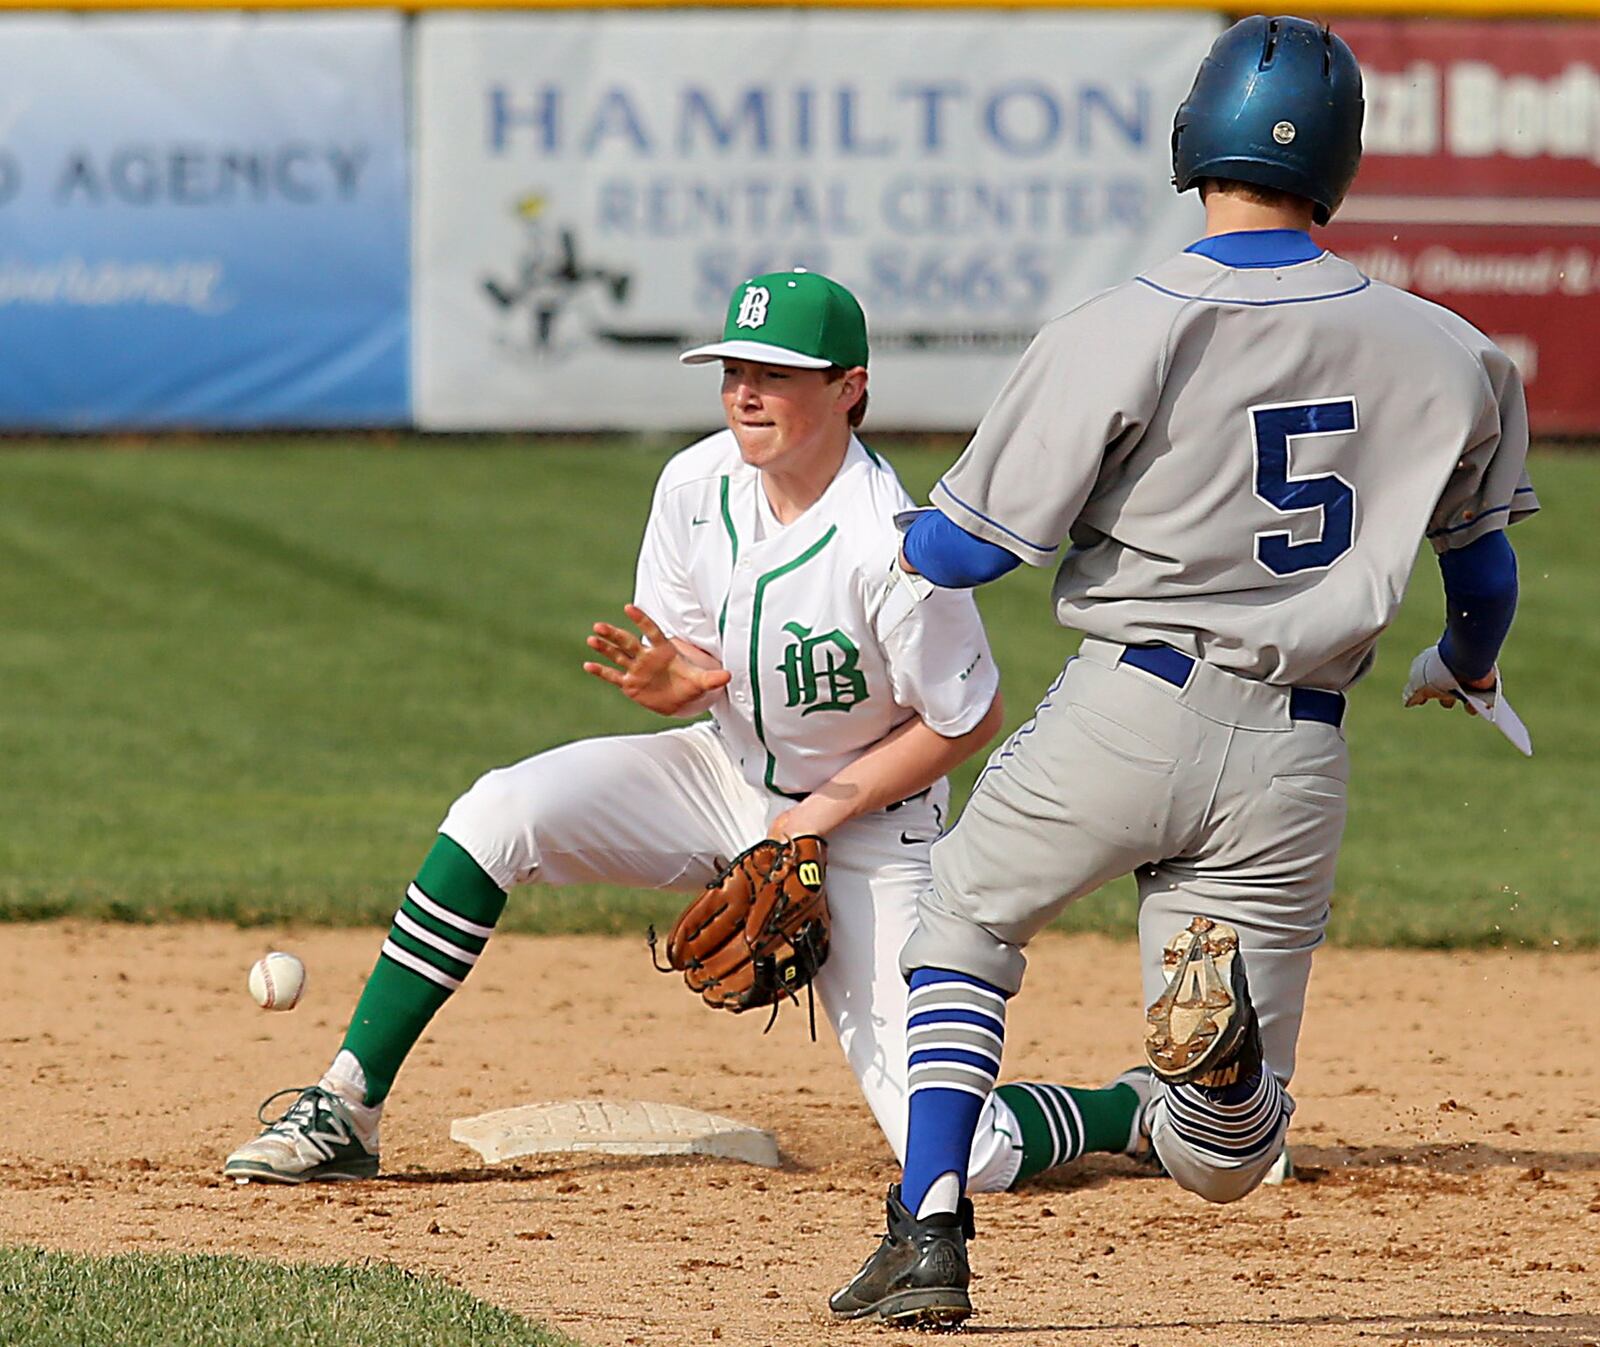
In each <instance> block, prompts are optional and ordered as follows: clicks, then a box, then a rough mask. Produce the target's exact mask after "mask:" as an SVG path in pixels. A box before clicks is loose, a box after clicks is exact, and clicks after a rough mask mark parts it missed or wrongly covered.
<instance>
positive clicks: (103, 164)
mask: <svg viewBox="0 0 1600 1347" xmlns="http://www.w3.org/2000/svg"><path fill="white" fill-rule="evenodd" d="M0 113H3V115H0V351H3V352H4V358H3V359H0V426H3V427H6V428H10V429H17V428H39V429H48V430H90V429H104V428H113V427H159V426H177V425H184V426H197V427H251V426H270V425H296V426H333V425H351V424H384V423H389V424H393V423H402V422H404V421H405V420H406V419H407V418H408V415H409V397H408V377H409V351H408V333H409V321H410V315H409V299H410V297H409V286H410V270H409V253H408V247H409V241H408V230H409V205H410V203H409V188H408V183H407V163H406V123H405V104H404V71H403V28H402V21H401V20H400V18H399V16H397V15H378V14H372V15H346V16H333V15H327V16H321V15H319V16H289V15H282V16H261V17H254V18H252V17H246V16H242V15H237V14H235V15H170V14H164V15H147V16H140V17H131V16H130V17H127V18H81V17H80V18H65V17H60V16H51V17H35V18H21V17H18V18H9V19H3V20H0Z"/></svg>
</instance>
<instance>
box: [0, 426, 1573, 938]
mask: <svg viewBox="0 0 1600 1347" xmlns="http://www.w3.org/2000/svg"><path fill="white" fill-rule="evenodd" d="M674 447H676V446H667V445H659V444H658V445H653V446H645V447H639V446H638V445H637V444H630V445H621V444H618V445H610V444H606V443H602V442H595V443H584V444H571V445H560V444H555V445H552V444H542V443H531V442H518V441H484V440H477V441H471V442H466V443H463V442H452V441H429V442H421V441H410V440H402V441H399V442H397V443H394V444H390V445H380V444H378V443H376V442H373V441H360V442H357V441H339V440H319V441H305V440H296V441H285V442H283V443H281V444H279V443H274V442H271V441H264V440H250V441H246V442H238V443H229V442H226V441H218V442H207V443H205V444H204V445H202V446H198V447H196V446H187V447H153V448H143V449H139V450H135V451H127V450H117V449H112V448H106V447H93V446H86V445H82V444H71V445H65V444H64V445H46V446H39V447H29V446H22V447H14V448H11V449H9V450H8V451H6V452H4V453H3V454H0V475H3V476H0V480H3V484H4V489H3V491H0V614H3V615H4V617H3V621H4V631H5V638H4V640H0V689H3V690H4V698H3V701H0V753H3V761H4V763H5V786H4V803H5V809H6V818H7V825H8V826H7V827H6V829H5V830H4V831H3V833H0V917H11V918H26V917H40V916H55V915H63V914H69V913H72V914H81V915H86V916H111V917H118V918H123V919H129V920H154V919H165V918H170V917H179V916H186V917H206V918H220V919H223V920H232V921H242V922H282V921H290V920H297V921H312V922H326V923H335V924H348V923H363V924H368V923H370V924H372V925H375V926H377V925H383V924H386V923H387V922H388V920H389V918H390V916H391V914H392V913H393V911H394V909H395V907H396V906H397V905H398V904H399V902H400V899H401V897H402V896H403V894H404V891H405V885H406V882H407V881H408V880H409V879H410V878H411V877H412V876H413V874H414V873H415V870H416V867H417V866H418V864H419V863H420V862H421V860H422V858H423V856H424V855H425V854H426V853H427V850H428V847H429V845H430V844H431V841H432V836H433V830H434V828H435V827H436V825H437V823H438V821H439V819H440V818H441V817H442V816H443V813H444V810H445V809H446V807H447V806H448V805H449V803H450V801H451V800H452V799H453V798H454V797H455V795H457V794H458V793H460V791H462V790H463V789H465V787H466V786H467V785H469V784H470V783H471V781H472V780H473V779H475V777H476V776H477V775H479V774H480V773H481V772H483V771H484V770H486V769H487V768H489V767H492V766H497V765H501V764H504V763H508V762H512V761H515V760H517V759H519V758H521V757H523V756H525V755H527V754H529V753H532V752H536V751H538V750H539V749H541V748H546V747H549V746H551V745H553V744H556V743H560V742H564V741H565V740H567V739H569V738H572V737H576V736H580V735H586V734H607V733H627V732H638V731H644V730H650V729H655V728H659V727H660V726H661V725H662V724H663V722H662V721H660V720H659V719H657V718H655V717H653V716H650V715H649V714H647V713H645V712H641V711H638V710H637V709H636V708H634V707H632V706H630V705H628V704H627V703H626V702H624V701H623V700H622V699H621V698H620V697H618V696H617V695H616V694H615V692H613V691H612V690H611V689H610V688H608V687H606V686H604V685H602V684H601V683H599V682H598V681H596V680H594V679H591V678H588V677H586V676H585V675H584V674H583V673H582V672H581V670H580V669H579V667H578V666H579V665H580V663H581V662H582V660H583V659H584V658H585V656H586V653H587V652H586V651H585V649H584V646H583V638H584V635H585V634H586V633H587V631H588V627H589V624H590V623H591V622H592V621H594V620H595V619H596V618H615V617H617V616H618V615H619V612H620V608H621V605H622V603H623V602H625V601H626V600H627V599H629V598H630V597H631V594H632V584H633V564H634V556H635V550H636V547H637V543H638V537H639V533H640V531H641V529H642V526H643V522H644V518H645V515H646V512H647V510H648V507H649V500H650V491H651V487H652V484H653V482H654V478H655V475H656V473H657V472H658V471H659V470H660V467H661V464H662V463H663V462H664V461H665V459H666V457H667V455H668V453H669V452H671V449H672V448H674ZM957 447H958V446H954V445H950V444H946V445H944V446H942V447H939V448H936V449H932V450H926V449H918V448H914V447H908V446H903V445H902V446H895V445H891V446H890V447H889V453H888V456H889V457H890V458H891V459H892V460H893V461H894V463H895V464H896V466H897V468H898V469H899V470H900V473H901V475H902V477H903V478H904V480H905V481H906V484H907V486H908V487H909V488H910V489H911V490H912V492H913V494H919V495H921V494H925V492H926V490H927V488H928V486H929V485H931V483H932V481H933V480H934V478H935V477H936V476H937V475H938V473H939V472H940V471H941V470H942V469H943V468H944V467H946V466H947V465H948V464H949V462H950V461H951V459H952V458H953V457H954V454H955V452H956V449H957ZM1534 475H1535V479H1536V481H1537V484H1538V486H1539V490H1540V495H1541V498H1542V499H1543V500H1544V502H1545V510H1544V513H1543V514H1542V515H1540V516H1539V517H1538V518H1537V519H1536V520H1534V521H1533V522H1532V523H1530V524H1528V525H1525V526H1522V527H1519V528H1517V529H1516V530H1514V531H1513V534H1512V536H1513V537H1514V539H1515V540H1516V543H1517V547H1518V551H1519V555H1520V557H1521V560H1522V576H1523V602H1522V608H1521V612H1520V614H1519V617H1518V621H1517V626H1516V629H1515V630H1514V632H1513V635H1512V640H1511V643H1510V646H1509V648H1508V653H1507V656H1506V660H1505V671H1506V674H1507V678H1508V684H1509V687H1510V690H1511V693H1512V696H1513V699H1514V700H1515V701H1516V703H1517V705H1518V708H1519V709H1520V710H1521V711H1522V713H1523V715H1524V716H1525V718H1526V719H1527V720H1528V722H1529V724H1530V726H1531V728H1532V730H1533V733H1534V737H1535V741H1536V744H1537V748H1538V756H1537V757H1536V758H1534V759H1533V760H1532V761H1531V762H1526V761H1524V760H1522V759H1521V758H1520V757H1518V756H1517V755H1516V754H1515V753H1514V752H1513V751H1512V750H1511V749H1510V748H1509V746H1508V745H1506V744H1505V743H1504V742H1502V741H1501V740H1500V739H1499V737H1498V736H1497V735H1495V734H1494V732H1493V731H1491V730H1490V729H1488V727H1486V726H1483V725H1479V724H1474V723H1471V722H1469V721H1468V719H1467V718H1466V717H1465V716H1464V715H1463V714H1462V713H1461V712H1459V711H1457V712H1454V713H1446V712H1443V711H1439V710H1435V709H1432V708H1428V709H1423V710H1417V711H1411V712H1405V713H1402V711H1401V709H1400V705H1399V700H1400V698H1399V691H1400V687H1401V684H1402V683H1403V681H1404V678H1405V672H1406V667H1407V665H1408V663H1409V661H1410V659H1411V656H1412V655H1413V654H1414V653H1415V652H1416V651H1417V650H1418V649H1420V648H1421V647H1422V646H1423V645H1425V644H1427V643H1429V642H1430V641H1432V640H1433V639H1435V638H1436V637H1437V635H1438V631H1439V626H1440V622H1441V617H1442V611H1443V610H1442V598H1441V595H1440V588H1439V581H1438V573H1437V567H1436V566H1434V564H1433V562H1432V561H1431V559H1429V558H1428V557H1426V556H1425V557H1424V558H1423V560H1422V562H1421V564H1420V565H1419V566H1418V569H1417V573H1416V577H1415V579H1414V580H1413V583H1412V586H1411V591H1410V593H1409V594H1408V596H1407V601H1406V605H1405V609H1404V611H1403V613H1402V615H1401V617H1400V619H1399V621H1398V622H1397V624H1396V626H1395V628H1394V629H1393V630H1392V631H1391V632H1390V634H1389V635H1388V636H1387V637H1386V638H1385V640H1384V642H1383V644H1382V645H1381V647H1380V652H1379V659H1378V662H1377V666H1376V668H1375V669H1374V671H1373V673H1372V675H1371V676H1369V677H1368V678H1367V679H1366V680H1365V681H1364V682H1363V683H1362V684H1360V685H1359V686H1358V687H1357V688H1356V690H1355V693H1354V696H1353V707H1352V711H1351V715H1350V718H1349V720H1348V722H1347V732H1348V734H1349V737H1350V740H1351V744H1352V749H1353V753H1354V760H1355V768H1354V786H1353V793H1352V810H1351V818H1350V827H1349V833H1348V841H1347V844H1346V847H1345V851H1344V855H1343V860H1342V864H1341V868H1340V875H1339V892H1338V897H1337V899H1336V902H1335V909H1334V918H1333V928H1332V930H1333V935H1334V938H1335V939H1339V940H1343V941H1347V942H1359V943H1370V944H1391V943H1393V944H1414V945H1415V944H1421V945H1457V944H1467V945H1472V944H1486V943H1488V944H1495V943H1509V944H1512V945H1515V944H1517V943H1519V942H1521V943H1528V944H1541V945H1546V946H1548V945H1549V944H1550V943H1551V942H1552V941H1556V940H1560V941H1562V942H1563V943H1564V944H1595V943H1600V902H1597V900H1596V899H1595V897H1594V896H1593V894H1592V890H1591V885H1590V883H1589V879H1588V874H1587V866H1586V859H1587V852H1588V839H1589V838H1591V837H1592V836H1594V835H1595V834H1596V831H1597V829H1600V801H1597V799H1596V796H1595V793H1594V792H1593V791H1592V790H1591V789H1590V788H1589V783H1590V781H1591V779H1592V766H1591V763H1590V761H1589V758H1588V754H1589V752H1590V748H1589V746H1591V745H1592V744H1593V743H1594V742H1595V739H1596V728H1597V719H1596V717H1597V714H1600V712H1597V710H1596V707H1597V705H1600V703H1597V702H1596V699H1595V697H1594V696H1593V695H1592V694H1593V693H1594V692H1595V691H1596V690H1597V683H1600V672H1597V668H1600V659H1597V656H1600V650H1597V649H1596V647H1597V645H1600V628H1597V626H1596V624H1595V622H1594V619H1593V614H1594V613H1595V611H1596V609H1597V606H1600V604H1597V600H1600V578H1597V577H1600V530H1596V529H1595V528H1594V527H1593V523H1592V521H1593V520H1594V519H1596V518H1600V458H1596V457H1593V456H1588V455H1580V454H1571V453H1567V454H1543V455H1540V456H1539V457H1538V458H1537V459H1536V461H1535V464H1534ZM1049 581H1050V575H1049V573H1048V572H1047V571H1035V570H1031V569H1029V570H1025V571H1024V572H1023V573H1020V574H1016V575H1013V576H1010V577H1007V578H1006V579H1005V580H1003V581H1001V582H1000V583H999V584H997V585H994V586H991V587H989V588H987V589H985V590H984V591H982V593H981V596H980V602H981V604H982V606H983V609H984V612H985V616H986V618H987V620H988V623H989V629H990V633H991V637H992V639H993V642H994V646H995V653H996V656H997V658H998V659H999V661H1000V665H1001V668H1002V670H1003V674H1004V690H1005V694H1006V701H1007V707H1008V718H1009V720H1010V721H1011V723H1012V724H1015V723H1017V722H1019V721H1021V720H1022V719H1024V718H1025V717H1026V716H1027V715H1028V713H1029V711H1030V710H1031V708H1032V706H1033V703H1034V702H1035V700H1036V699H1037V698H1038V696H1039V695H1040V694H1041V693H1042V692H1043V690H1044V689H1045V688H1046V687H1047V686H1048V685H1049V683H1050V681H1051V679H1052V678H1053V677H1054V676H1055V674H1056V673H1057V672H1058V671H1059V668H1060V666H1061V663H1062V661H1063V660H1064V659H1065V658H1066V656H1067V655H1068V654H1069V653H1070V652H1071V649H1072V644H1073V642H1072V639H1071V638H1070V637H1069V635H1068V634H1067V633H1065V632H1063V631H1062V630H1060V629H1059V628H1057V627H1056V626H1054V624H1053V622H1052V620H1051V616H1050V605H1049V598H1048V591H1049ZM974 773H975V765H973V766H969V767H968V768H966V769H964V770H963V771H962V772H961V773H960V774H959V775H958V779H957V793H958V798H959V797H960V796H961V795H963V794H964V792H965V790H966V789H967V787H968V785H969V784H970V782H971V780H972V777H973V775H974ZM679 902H680V900H679V898H678V897H677V896H675V895H661V894H649V893H643V894H641V893H636V892H630V891H626V890H622V889H615V888H607V887H588V888H583V889H576V890H566V891H563V892H562V893H560V894H559V895H558V894H554V893H549V892H541V891H539V890H531V889H530V890H524V891H522V892H520V893H518V894H516V895H515V896H514V897H513V900H512V902H511V904H510V905H509V907H508V909H507V912H506V916H505V919H504V921H503V923H502V925H503V926H504V927H506V928H509V929H519V930H525V931H558V930H600V931H619V932H627V933H630V934H631V933H634V932H637V931H640V930H642V929H643V927H644V925H645V923H646V922H648V921H651V920H655V921H657V922H659V921H660V920H662V919H663V918H665V917H667V916H670V915H671V914H673V913H674V912H675V911H676V909H677V907H678V906H679ZM1132 919H1133V896H1132V891H1131V887H1130V886H1128V885H1125V884H1124V885H1118V886H1112V888H1111V889H1109V890H1108V891H1106V892H1105V893H1104V894H1101V895H1097V896H1095V897H1093V898H1091V899H1088V900H1086V901H1085V902H1083V903H1081V904H1079V905H1077V906H1076V907H1075V908H1074V909H1073V910H1072V911H1070V912H1069V913H1068V914H1067V916H1066V918H1065V919H1064V922H1063V924H1064V925H1066V926H1068V927H1071V928H1080V929H1085V928H1087V929H1100V930H1109V931H1113V932H1119V933H1129V932H1131V930H1132Z"/></svg>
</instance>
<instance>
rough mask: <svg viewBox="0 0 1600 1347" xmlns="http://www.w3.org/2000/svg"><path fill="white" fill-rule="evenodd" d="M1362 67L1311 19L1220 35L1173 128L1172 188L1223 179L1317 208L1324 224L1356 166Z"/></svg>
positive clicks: (1237, 27)
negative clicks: (1283, 194)
mask: <svg viewBox="0 0 1600 1347" xmlns="http://www.w3.org/2000/svg"><path fill="white" fill-rule="evenodd" d="M1364 106H1365V105H1364V104H1363V102H1362V98H1361V67H1360V66H1359V65H1357V64H1356V58H1355V54H1354V53H1353V52H1352V51H1351V50H1350V48H1349V47H1347V46H1346V45H1345V44H1344V42H1343V41H1342V40H1340V39H1339V38H1337V37H1335V36H1334V35H1333V34H1332V33H1330V32H1329V31H1328V30H1327V29H1326V28H1323V27H1321V26H1320V25H1318V24H1315V23H1312V22H1311V21H1310V20H1309V19H1295V18H1288V17H1281V16H1280V17H1278V18H1275V19H1269V18H1266V17H1265V16H1263V15H1259V14H1258V15H1255V16H1254V17H1252V18H1248V19H1241V20H1240V21H1239V22H1238V23H1236V24H1234V25H1233V27H1232V28H1230V29H1228V31H1227V32H1225V33H1224V34H1222V36H1221V37H1219V38H1218V39H1217V40H1216V41H1215V42H1214V43H1212V44H1211V50H1210V52H1208V53H1207V55H1206V59H1205V60H1204V61H1202V62H1201V63H1200V72H1199V74H1197V75H1196V76H1195V78H1194V88H1193V89H1191V90H1190V91H1189V97H1188V98H1186V99H1185V100H1184V102H1183V106H1182V107H1180V108H1179V109H1178V115H1177V117H1176V118H1174V119H1173V123H1172V185H1173V186H1174V187H1176V188H1177V189H1178V190H1179V191H1180V192H1187V191H1188V190H1189V189H1190V188H1191V187H1193V186H1194V185H1195V184H1196V183H1198V182H1199V181H1200V179H1202V178H1230V179H1232V180H1233V181H1235V182H1248V183H1252V184H1254V185H1255V186H1258V187H1270V188H1273V189H1275V190H1277V191H1280V192H1289V193H1292V194H1293V195H1294V196H1300V197H1305V198H1307V199H1308V200H1310V201H1313V202H1315V203H1316V211H1315V219H1316V222H1317V223H1318V224H1327V223H1328V217H1329V216H1331V215H1332V214H1333V213H1334V211H1336V210H1338V209H1339V203H1340V202H1341V201H1343V200H1344V194H1345V193H1346V192H1347V191H1349V190H1350V184H1351V182H1352V181H1353V180H1354V178H1355V176H1356V167H1357V165H1358V164H1360V162H1361V116H1362V111H1363V109H1364Z"/></svg>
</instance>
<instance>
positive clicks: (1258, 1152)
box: [1166, 1067, 1284, 1166]
mask: <svg viewBox="0 0 1600 1347" xmlns="http://www.w3.org/2000/svg"><path fill="white" fill-rule="evenodd" d="M1166 1108H1167V1123H1168V1125H1169V1126H1170V1127H1171V1128H1172V1131H1173V1132H1174V1133H1175V1134H1176V1135H1177V1137H1178V1138H1179V1139H1180V1140H1181V1141H1182V1142H1183V1143H1184V1144H1185V1145H1186V1146H1187V1147H1189V1149H1191V1150H1193V1151H1195V1152H1197V1153H1199V1154H1200V1155H1203V1156H1209V1157H1210V1158H1212V1159H1214V1160H1220V1161H1222V1162H1223V1163H1225V1164H1228V1165H1238V1166H1243V1165H1247V1164H1249V1163H1250V1162H1251V1161H1252V1160H1257V1159H1260V1158H1262V1156H1263V1155H1264V1154H1265V1153H1266V1151H1267V1148H1268V1147H1269V1146H1271V1144H1272V1141H1273V1138H1274V1137H1275V1136H1276V1135H1277V1131H1278V1124H1279V1123H1280V1122H1282V1121H1283V1111H1284V1097H1283V1087H1282V1086H1281V1085H1279V1084H1278V1078H1277V1077H1276V1076H1275V1075H1273V1074H1272V1072H1270V1071H1268V1070H1267V1069H1266V1068H1265V1067H1262V1068H1261V1071H1260V1074H1259V1075H1257V1076H1256V1077H1255V1078H1254V1079H1253V1080H1250V1081H1240V1082H1237V1083H1236V1084H1234V1085H1229V1086H1226V1087H1224V1088H1223V1089H1208V1088H1207V1087H1205V1086H1203V1085H1174V1086H1172V1087H1170V1088H1169V1089H1168V1091H1167V1098H1166Z"/></svg>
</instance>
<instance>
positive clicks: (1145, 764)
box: [1067, 705, 1178, 772]
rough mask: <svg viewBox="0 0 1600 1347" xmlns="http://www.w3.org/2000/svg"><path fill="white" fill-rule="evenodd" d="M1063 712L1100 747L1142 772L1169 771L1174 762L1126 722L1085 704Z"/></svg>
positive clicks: (1175, 762) (1174, 764) (1158, 746)
mask: <svg viewBox="0 0 1600 1347" xmlns="http://www.w3.org/2000/svg"><path fill="white" fill-rule="evenodd" d="M1067 714H1068V715H1069V716H1071V717H1072V719H1073V721H1074V722H1075V723H1076V724H1077V726H1078V728H1079V729H1080V730H1082V731H1083V732H1084V733H1085V734H1086V735H1088V736H1089V738H1091V739H1093V740H1094V742H1095V743H1097V744H1099V745H1100V747H1101V748H1103V749H1105V751H1106V752H1107V753H1110V754H1111V755H1112V756H1113V757H1115V758H1119V759H1121V760H1122V761H1123V762H1126V763H1127V764H1128V765H1129V766H1131V767H1138V768H1141V769H1142V770H1144V771H1146V772H1170V771H1172V769H1173V768H1174V767H1176V766H1177V765H1178V763H1177V759H1176V758H1171V757H1168V756H1167V755H1166V753H1165V752H1164V751H1163V750H1162V748H1161V746H1160V745H1159V744H1153V743H1151V742H1150V740H1148V739H1146V738H1145V737H1144V736H1143V735H1142V734H1136V733H1135V732H1134V731H1133V730H1130V729H1129V728H1128V727H1127V726H1126V725H1123V724H1120V723H1118V722H1117V721H1115V720H1112V719H1111V718H1110V717H1109V716H1103V715H1101V714H1100V713H1099V712H1098V711H1091V710H1090V709H1089V708H1088V707H1087V706H1077V705H1070V706H1068V707H1067Z"/></svg>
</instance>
